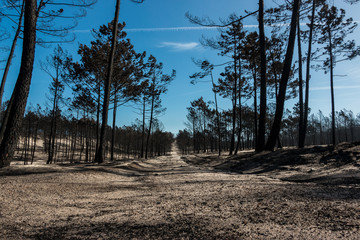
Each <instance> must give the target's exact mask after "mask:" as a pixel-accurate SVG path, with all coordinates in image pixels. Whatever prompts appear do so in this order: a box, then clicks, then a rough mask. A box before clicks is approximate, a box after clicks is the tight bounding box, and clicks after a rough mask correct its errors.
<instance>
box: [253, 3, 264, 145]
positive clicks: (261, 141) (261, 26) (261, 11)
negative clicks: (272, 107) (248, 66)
mask: <svg viewBox="0 0 360 240" xmlns="http://www.w3.org/2000/svg"><path fill="white" fill-rule="evenodd" d="M259 37H260V77H261V80H260V116H259V130H258V136H257V143H256V149H255V150H256V151H257V152H260V151H263V150H264V147H265V124H266V52H265V51H266V50H265V30H264V0H259Z"/></svg>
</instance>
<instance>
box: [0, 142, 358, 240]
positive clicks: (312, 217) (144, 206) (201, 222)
mask: <svg viewBox="0 0 360 240" xmlns="http://www.w3.org/2000/svg"><path fill="white" fill-rule="evenodd" d="M199 159H206V158H201V157H199V156H198V157H194V156H187V157H181V156H179V155H178V153H177V151H176V149H175V148H174V149H173V152H172V153H171V155H170V156H164V157H159V158H157V159H151V160H147V161H133V162H118V163H116V164H115V163H113V164H104V165H91V164H89V165H84V164H78V165H53V166H45V165H41V164H38V165H35V166H18V165H16V166H11V167H10V168H7V169H0V239H360V184H359V183H358V182H356V181H355V182H352V183H351V184H345V183H344V182H342V183H339V184H323V183H319V182H317V181H303V180H304V179H306V178H304V177H302V178H300V177H299V176H308V175H309V174H313V172H315V173H314V174H318V173H317V171H316V169H315V170H313V169H310V170H309V167H308V166H306V168H305V166H304V167H303V168H302V169H301V171H300V170H294V171H295V172H296V174H295V173H293V174H291V171H288V170H289V169H291V168H293V167H291V166H290V167H289V166H287V168H285V169H283V171H279V170H272V171H270V170H269V171H262V172H261V171H260V172H258V173H256V174H254V169H256V168H252V170H253V172H251V171H250V170H249V169H247V170H246V169H245V170H242V171H241V172H242V173H241V174H240V173H239V171H240V170H239V171H237V172H230V171H227V170H228V169H227V168H225V167H224V165H226V164H225V162H226V161H230V160H228V159H227V160H226V161H225V160H224V159H223V160H222V162H218V163H216V161H215V163H214V161H210V160H208V161H207V162H201V161H200V160H199ZM214 159H215V158H214ZM232 161H233V162H234V161H235V160H232ZM210 163H211V164H210ZM284 166H285V165H284ZM284 166H282V167H284ZM351 166H353V165H351ZM355 167H356V166H355ZM349 168H350V167H349ZM329 171H330V170H329ZM354 171H357V173H358V172H359V167H358V168H355V170H354ZM281 172H283V174H281ZM350 172H351V171H350ZM307 173H308V174H307ZM319 174H320V173H319ZM314 176H315V175H314ZM316 176H317V175H316ZM311 179H319V178H316V177H315V178H311ZM320 179H321V177H320Z"/></svg>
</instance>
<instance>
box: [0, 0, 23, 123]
mask: <svg viewBox="0 0 360 240" xmlns="http://www.w3.org/2000/svg"><path fill="white" fill-rule="evenodd" d="M24 7H25V1H23V4H22V6H21V12H20V16H19V22H18V27H17V29H16V32H15V36H14V39H13V42H12V45H11V49H10V53H9V57H8V59H7V61H6V66H5V70H4V74H3V77H2V80H1V86H0V106H1V105H2V98H3V94H4V88H5V82H6V79H7V75H8V73H9V69H10V65H11V61H12V59H13V56H14V51H15V47H16V43H17V40H18V38H19V35H20V32H21V25H22V20H23V16H24V10H25V8H24ZM2 124H5V125H6V122H4V121H3V122H2Z"/></svg>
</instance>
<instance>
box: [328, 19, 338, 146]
mask: <svg viewBox="0 0 360 240" xmlns="http://www.w3.org/2000/svg"><path fill="white" fill-rule="evenodd" d="M328 34H329V55H330V91H331V132H332V145H334V146H335V145H336V137H335V96H334V59H333V58H334V57H333V51H332V36H331V29H330V26H329V32H328Z"/></svg>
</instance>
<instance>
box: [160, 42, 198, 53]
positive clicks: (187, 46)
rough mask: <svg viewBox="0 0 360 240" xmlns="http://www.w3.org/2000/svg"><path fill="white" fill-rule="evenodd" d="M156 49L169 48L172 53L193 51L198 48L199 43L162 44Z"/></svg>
mask: <svg viewBox="0 0 360 240" xmlns="http://www.w3.org/2000/svg"><path fill="white" fill-rule="evenodd" d="M158 47H166V48H170V49H171V50H173V51H187V50H193V49H195V48H198V47H199V43H197V42H186V43H183V42H162V43H160V44H159V46H158Z"/></svg>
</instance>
